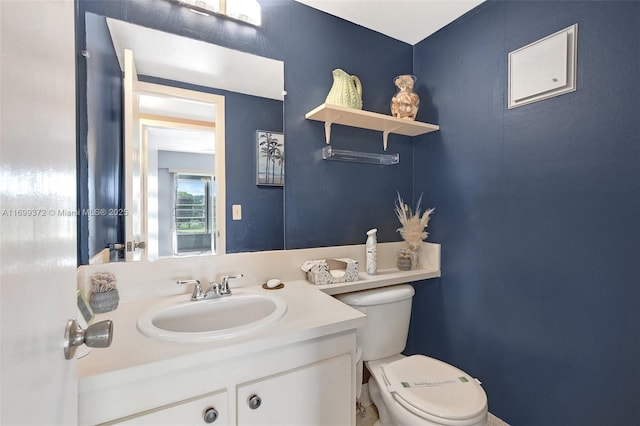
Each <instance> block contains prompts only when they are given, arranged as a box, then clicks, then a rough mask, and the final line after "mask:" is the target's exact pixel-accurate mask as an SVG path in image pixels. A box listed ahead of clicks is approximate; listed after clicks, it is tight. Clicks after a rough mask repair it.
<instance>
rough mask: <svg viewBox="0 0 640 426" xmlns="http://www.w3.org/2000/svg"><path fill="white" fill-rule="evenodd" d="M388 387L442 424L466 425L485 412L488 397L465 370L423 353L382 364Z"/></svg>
mask: <svg viewBox="0 0 640 426" xmlns="http://www.w3.org/2000/svg"><path fill="white" fill-rule="evenodd" d="M381 370H382V375H383V377H384V381H385V382H386V385H387V390H388V391H389V393H390V394H391V395H392V396H393V398H394V400H395V401H396V402H398V403H399V404H400V405H402V406H403V407H404V408H405V409H407V410H408V411H410V412H412V413H413V414H415V415H417V416H419V417H421V418H423V419H426V420H430V421H434V420H436V421H438V422H440V423H441V424H447V423H450V422H449V421H453V422H452V424H453V423H455V424H458V423H460V424H464V423H467V422H466V421H467V420H468V421H472V420H473V421H472V422H471V423H474V421H475V419H476V418H478V417H482V416H485V415H486V412H487V396H486V394H485V392H484V390H483V389H482V387H481V386H480V385H479V384H478V383H477V382H476V380H475V379H473V378H472V377H470V376H469V375H468V374H466V373H465V372H464V371H462V370H460V369H458V368H456V367H453V366H452V365H449V364H446V363H444V362H442V361H439V360H436V359H433V358H429V357H427V356H424V355H413V356H409V357H404V358H401V359H399V360H396V361H393V362H390V363H388V364H383V365H381Z"/></svg>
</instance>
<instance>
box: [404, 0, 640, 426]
mask: <svg viewBox="0 0 640 426" xmlns="http://www.w3.org/2000/svg"><path fill="white" fill-rule="evenodd" d="M574 23H578V27H579V28H578V77H577V84H578V88H577V91H576V92H574V93H569V94H566V95H562V96H559V97H555V98H552V99H548V100H545V101H542V102H538V103H534V104H531V105H526V106H522V107H519V108H516V109H513V110H507V108H506V103H507V100H506V97H507V92H506V88H507V79H506V71H507V55H508V53H509V52H510V51H512V50H515V49H517V48H519V47H522V46H524V45H526V44H529V43H531V42H533V41H535V40H537V39H540V38H542V37H544V36H546V35H549V34H552V33H554V32H556V31H559V30H561V29H563V28H566V27H568V26H570V25H572V24H574ZM414 66H415V73H416V75H417V77H418V80H419V81H420V82H421V84H420V87H419V91H420V90H421V91H422V93H423V94H424V95H426V96H428V98H429V103H430V104H431V106H430V107H428V108H426V109H423V110H422V111H420V114H424V115H425V116H430V117H436V118H435V119H434V121H435V122H437V123H438V124H439V125H440V126H441V130H440V132H437V133H434V134H430V135H426V136H424V137H421V138H416V139H415V142H414V143H415V145H414V155H415V169H414V174H415V179H414V184H415V194H419V193H420V192H424V193H425V198H424V199H425V201H426V203H427V204H428V205H429V206H431V205H433V206H435V207H436V213H435V215H434V216H433V219H432V221H431V223H430V231H431V237H430V239H432V240H433V241H438V242H440V243H442V262H443V263H442V277H441V278H440V279H439V280H436V281H433V282H426V283H420V284H419V285H417V286H416V290H417V294H416V297H415V299H414V310H413V318H412V328H411V340H410V344H409V347H408V351H409V352H418V353H427V354H430V355H432V356H435V357H437V358H440V359H443V360H446V361H448V362H450V363H452V364H455V365H458V366H460V367H461V368H463V369H465V370H466V371H468V372H469V373H470V374H473V375H474V376H477V377H479V378H480V379H481V380H482V381H483V386H484V387H485V389H486V391H487V393H488V396H489V408H490V410H491V411H492V412H494V413H495V414H497V415H498V416H499V417H501V418H503V419H504V420H506V421H508V422H509V423H511V424H515V425H542V424H545V425H614V424H617V425H629V424H637V423H638V420H637V405H638V401H639V399H640V362H639V361H638V360H640V314H639V312H640V309H639V307H640V286H639V284H640V243H639V241H640V125H639V123H640V100H639V99H640V3H639V2H610V1H608V2H521V1H518V2H516V1H513V2H512V1H510V2H490V3H487V4H484V5H482V6H480V7H479V8H477V9H475V10H473V11H472V12H471V13H469V14H467V15H466V16H464V17H463V18H462V19H460V20H458V21H456V22H454V23H453V24H451V25H449V26H448V27H446V28H444V29H443V30H441V31H439V32H438V33H436V34H435V35H433V36H431V37H429V38H427V39H426V40H424V41H423V42H421V43H420V44H418V45H417V46H415V64H414ZM423 105H424V104H423ZM419 118H420V117H419Z"/></svg>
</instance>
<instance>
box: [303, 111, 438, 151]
mask: <svg viewBox="0 0 640 426" xmlns="http://www.w3.org/2000/svg"><path fill="white" fill-rule="evenodd" d="M305 118H307V119H308V120H315V121H323V122H324V126H325V137H326V142H327V143H329V141H330V140H331V125H332V124H340V125H343V126H350V127H358V128H360V129H368V130H377V131H380V132H382V143H383V145H384V149H385V151H386V149H387V140H388V136H389V134H391V133H393V134H398V135H403V136H419V135H424V134H425V133H431V132H435V131H436V130H439V129H440V126H437V125H435V124H429V123H423V122H421V121H413V120H407V119H404V118H396V117H392V116H391V115H385V114H379V113H377V112H371V111H363V110H360V109H354V108H347V107H342V106H338V105H331V104H322V105H320V106H319V107H317V108H315V109H313V110H312V111H310V112H308V113H307V114H306V115H305Z"/></svg>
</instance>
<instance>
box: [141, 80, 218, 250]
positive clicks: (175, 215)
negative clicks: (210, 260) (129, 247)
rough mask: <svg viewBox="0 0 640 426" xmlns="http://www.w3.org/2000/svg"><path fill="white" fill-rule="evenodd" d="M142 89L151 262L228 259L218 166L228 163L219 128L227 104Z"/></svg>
mask: <svg viewBox="0 0 640 426" xmlns="http://www.w3.org/2000/svg"><path fill="white" fill-rule="evenodd" d="M141 86H142V88H143V89H144V90H145V93H141V94H140V98H139V99H140V126H141V134H142V141H143V143H142V146H143V151H142V155H143V157H144V158H146V164H147V167H146V182H147V184H146V186H147V188H146V193H147V196H146V205H147V214H146V217H147V223H146V231H147V232H146V241H147V242H148V243H147V244H146V248H145V250H146V260H156V259H158V258H163V257H171V256H184V255H195V254H216V253H218V254H220V253H223V252H224V241H223V240H221V238H220V237H221V236H222V235H224V220H221V218H223V217H224V209H222V208H221V207H222V206H223V202H222V201H223V200H224V194H223V193H222V192H223V191H224V176H223V173H217V172H220V171H221V169H220V168H219V167H218V168H217V167H215V166H214V165H215V164H216V160H218V161H219V162H220V163H221V164H223V163H224V162H223V160H224V134H223V131H222V129H220V126H217V127H218V128H216V121H221V119H218V118H217V117H218V116H219V117H224V99H223V98H222V97H220V96H215V95H208V94H201V93H197V92H196V93H193V92H192V91H188V90H183V89H176V88H171V87H166V86H160V85H156V84H141ZM178 96H180V97H178ZM194 96H196V97H197V98H194ZM206 97H210V100H209V101H205V100H204V98H206ZM217 133H218V134H219V135H218V134H217ZM218 145H219V146H218ZM145 151H146V153H145ZM145 154H146V155H145ZM216 171H217V172H216ZM217 174H219V176H217V177H216V175H217ZM220 186H221V188H220V189H219V187H220ZM218 209H219V210H220V211H218V212H216V210H218ZM216 237H218V238H216Z"/></svg>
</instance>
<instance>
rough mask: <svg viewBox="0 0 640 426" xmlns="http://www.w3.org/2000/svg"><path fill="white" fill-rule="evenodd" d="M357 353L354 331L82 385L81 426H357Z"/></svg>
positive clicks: (94, 380) (203, 356) (204, 357)
mask: <svg viewBox="0 0 640 426" xmlns="http://www.w3.org/2000/svg"><path fill="white" fill-rule="evenodd" d="M355 349H356V336H355V330H349V331H345V332H340V333H336V334H331V335H328V336H324V337H317V338H313V339H309V340H305V341H301V342H297V343H293V344H286V345H282V346H279V347H276V348H272V349H267V350H263V351H255V352H249V353H247V352H243V353H244V354H245V355H242V354H238V355H237V356H234V357H231V358H228V359H223V360H220V361H216V362H211V361H210V360H207V357H208V355H212V354H213V353H207V352H203V353H201V354H199V355H200V356H199V357H201V358H202V359H203V362H204V364H202V365H200V366H192V367H191V368H186V369H175V368H173V369H171V370H170V371H167V370H165V369H164V367H163V365H162V364H161V363H160V364H158V365H157V366H156V367H157V371H158V374H157V375H156V376H154V375H149V374H148V373H149V371H148V370H147V371H146V372H145V374H144V375H145V376H146V377H145V378H142V377H140V379H139V380H127V383H120V384H118V385H115V386H114V385H109V384H107V385H103V383H108V382H110V381H111V380H109V379H107V380H105V381H99V380H98V379H99V377H93V378H92V379H91V381H92V382H93V383H87V385H86V386H83V382H82V379H81V381H80V388H81V389H80V393H79V397H80V398H79V419H80V424H82V425H95V424H103V423H106V424H122V425H129V424H131V425H134V424H135V425H153V426H159V425H180V426H187V425H206V424H212V425H238V426H260V425H273V426H287V425H291V426H301V425H305V426H313V425H318V426H320V425H341V426H342V425H345V426H347V425H355V409H354V407H355V374H354V371H355V362H356V359H355ZM204 360H207V361H206V362H205V361H204ZM172 363H175V360H173V361H172ZM156 367H154V368H156ZM174 367H175V365H174ZM163 370H164V371H163ZM83 388H85V389H83ZM211 410H215V412H216V413H215V415H214V413H213V412H212V411H211ZM214 418H215V421H213V419H214ZM206 420H209V421H211V423H207V421H206Z"/></svg>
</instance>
